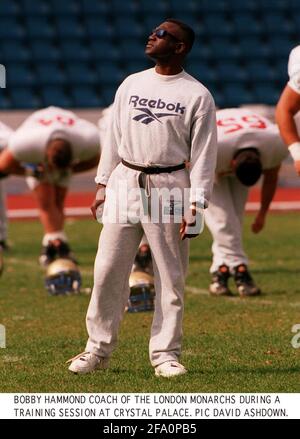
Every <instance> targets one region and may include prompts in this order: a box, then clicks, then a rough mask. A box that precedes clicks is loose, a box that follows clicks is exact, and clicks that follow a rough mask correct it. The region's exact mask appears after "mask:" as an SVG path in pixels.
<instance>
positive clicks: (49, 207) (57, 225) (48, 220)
mask: <svg viewBox="0 0 300 439" xmlns="http://www.w3.org/2000/svg"><path fill="white" fill-rule="evenodd" d="M32 190H33V193H34V196H35V199H36V201H37V205H38V208H39V215H40V220H41V223H42V225H43V228H44V237H43V241H42V253H41V257H40V263H41V264H42V265H47V264H48V263H49V262H51V261H52V260H53V259H54V258H55V257H56V249H55V247H54V246H53V244H52V243H53V241H54V240H61V241H66V240H67V239H66V235H65V233H64V232H63V225H64V216H63V212H62V210H61V209H60V207H58V205H57V193H56V187H55V186H54V185H53V184H52V183H48V182H39V183H38V184H37V185H36V186H35V187H33V189H32Z"/></svg>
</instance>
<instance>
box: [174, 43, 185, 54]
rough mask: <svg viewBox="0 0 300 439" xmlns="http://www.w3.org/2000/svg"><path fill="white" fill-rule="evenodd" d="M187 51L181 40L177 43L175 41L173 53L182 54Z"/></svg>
mask: <svg viewBox="0 0 300 439" xmlns="http://www.w3.org/2000/svg"><path fill="white" fill-rule="evenodd" d="M186 52H187V47H186V45H185V43H183V42H182V41H181V42H180V43H179V42H178V43H176V49H175V53H176V54H177V55H183V54H185V53H186Z"/></svg>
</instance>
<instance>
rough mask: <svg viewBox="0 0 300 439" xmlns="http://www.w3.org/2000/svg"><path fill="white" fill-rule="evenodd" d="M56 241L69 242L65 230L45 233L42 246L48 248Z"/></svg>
mask: <svg viewBox="0 0 300 439" xmlns="http://www.w3.org/2000/svg"><path fill="white" fill-rule="evenodd" d="M55 239H60V240H61V241H63V242H68V238H67V235H66V234H65V232H64V231H63V230H58V231H57V232H51V233H45V235H44V237H43V241H42V245H43V246H44V247H46V246H47V245H48V244H49V242H50V241H54V240H55Z"/></svg>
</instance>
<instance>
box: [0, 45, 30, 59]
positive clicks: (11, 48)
mask: <svg viewBox="0 0 300 439" xmlns="http://www.w3.org/2000/svg"><path fill="white" fill-rule="evenodd" d="M1 55H2V56H1V61H2V62H5V63H6V62H10V61H14V62H22V61H28V60H29V58H30V54H29V50H28V48H27V47H26V46H25V45H24V44H23V42H22V40H21V41H19V40H7V41H2V42H1Z"/></svg>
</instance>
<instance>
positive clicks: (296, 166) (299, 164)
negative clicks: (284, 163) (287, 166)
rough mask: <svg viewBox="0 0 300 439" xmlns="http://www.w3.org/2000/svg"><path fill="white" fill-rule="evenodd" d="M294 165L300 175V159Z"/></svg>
mask: <svg viewBox="0 0 300 439" xmlns="http://www.w3.org/2000/svg"><path fill="white" fill-rule="evenodd" d="M294 166H295V168H296V171H297V174H298V175H300V160H296V161H295V162H294Z"/></svg>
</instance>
